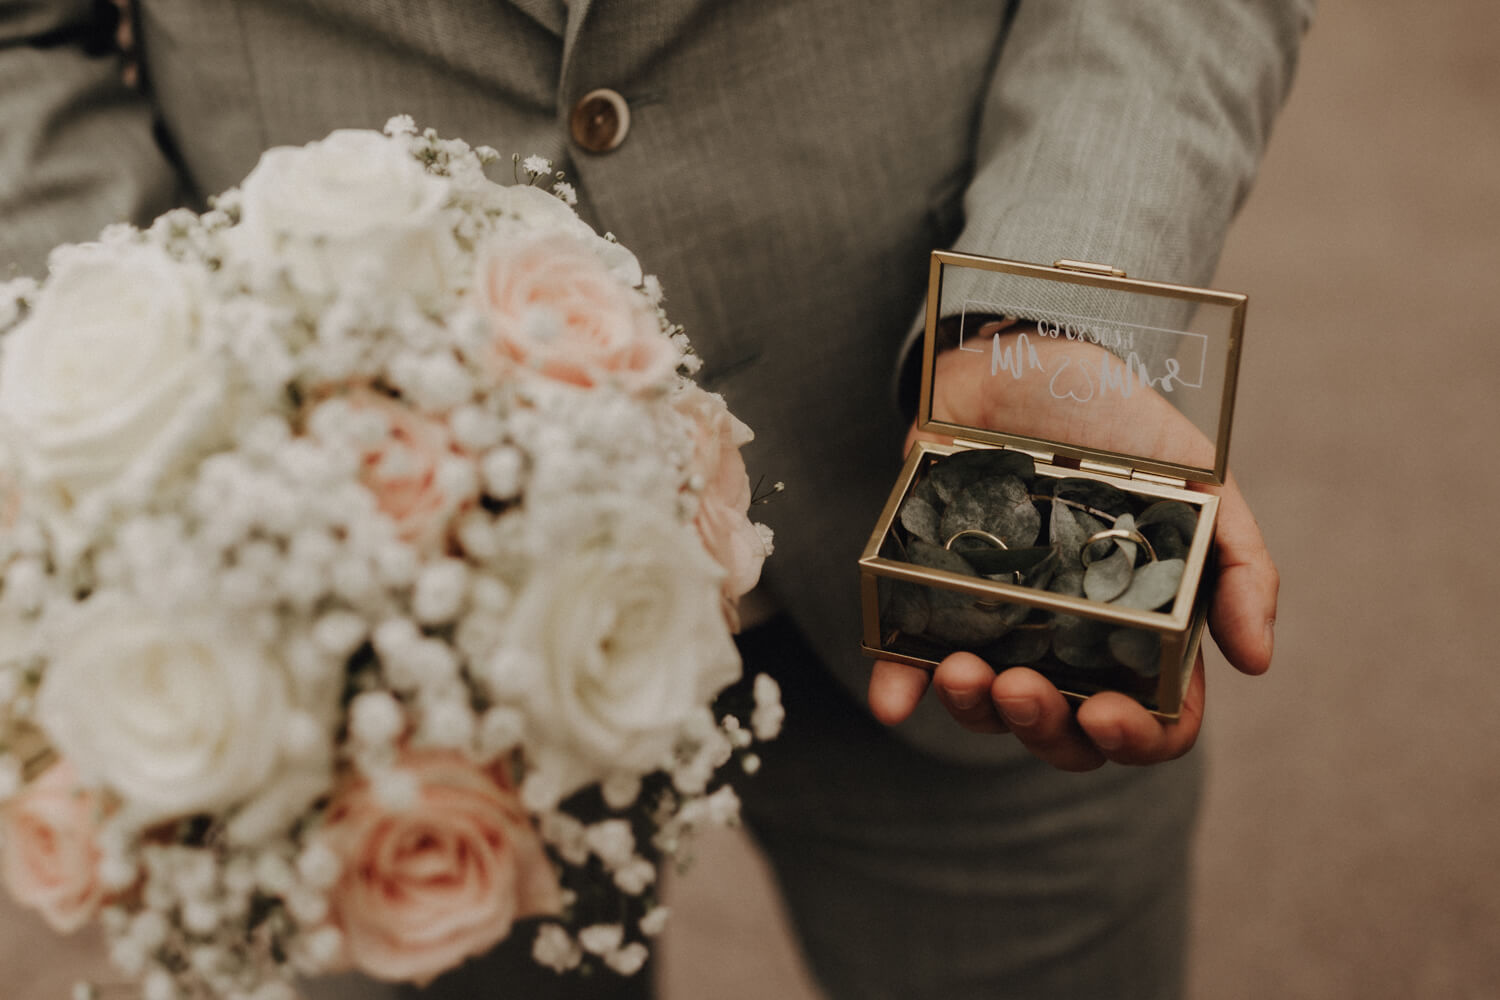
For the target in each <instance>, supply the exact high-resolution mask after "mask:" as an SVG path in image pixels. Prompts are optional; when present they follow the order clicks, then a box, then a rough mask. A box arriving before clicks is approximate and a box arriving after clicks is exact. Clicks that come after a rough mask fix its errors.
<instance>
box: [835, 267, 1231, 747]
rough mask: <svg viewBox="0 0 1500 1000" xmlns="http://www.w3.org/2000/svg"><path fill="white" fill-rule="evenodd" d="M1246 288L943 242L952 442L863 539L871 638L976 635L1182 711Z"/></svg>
mask: <svg viewBox="0 0 1500 1000" xmlns="http://www.w3.org/2000/svg"><path fill="white" fill-rule="evenodd" d="M1245 306H1246V297H1245V296H1244V295H1240V294H1237V293H1232V292H1222V291H1214V290H1210V289H1202V288H1192V287H1188V286H1183V285H1170V284H1164V283H1160V282H1151V281H1141V280H1137V279H1131V278H1128V277H1126V276H1125V274H1124V272H1122V271H1119V270H1116V269H1114V268H1111V267H1108V266H1105V265H1099V264H1090V263H1084V262H1078V261H1057V262H1056V263H1055V264H1053V265H1052V266H1050V267H1048V266H1045V265H1040V264H1026V263H1021V262H1018V261H1009V260H999V259H995V258H988V257H979V256H974V255H971V254H960V253H953V252H948V251H935V252H934V253H933V255H932V262H931V274H930V281H929V288H928V297H927V321H926V336H925V338H924V341H923V355H922V385H921V402H920V408H919V411H918V430H919V431H921V432H924V435H925V436H927V437H937V438H947V439H951V441H952V443H951V444H950V443H939V442H937V441H933V440H919V441H918V442H917V444H916V445H915V447H913V448H912V450H911V452H910V454H909V455H908V456H907V461H906V465H905V467H904V468H903V469H902V472H901V475H900V477H899V478H898V479H897V481H896V484H895V487H894V488H893V490H892V491H891V495H890V499H889V500H888V501H887V503H886V505H885V509H884V511H883V512H882V513H881V516H880V519H879V521H878V522H877V523H876V525H875V529H874V531H873V532H872V533H871V535H870V540H869V543H868V544H867V545H866V547H865V550H864V552H863V554H862V556H861V557H860V560H859V565H860V586H861V599H862V601H863V607H864V636H863V642H862V648H863V650H864V652H865V653H866V654H868V655H870V656H872V657H877V658H880V659H885V660H894V661H897V662H900V663H907V664H912V665H914V666H920V667H925V668H932V667H935V666H936V665H937V664H938V663H939V662H940V661H941V660H942V659H943V657H945V656H946V655H947V654H949V653H951V652H954V651H956V650H960V649H967V650H970V651H972V652H975V653H977V654H979V655H980V656H983V657H984V658H986V659H987V660H989V661H990V662H991V664H992V665H993V666H995V667H996V669H997V670H998V669H1003V668H1005V667H1008V666H1016V665H1026V666H1030V667H1032V668H1033V669H1035V670H1038V671H1039V672H1041V673H1042V674H1044V675H1046V676H1047V677H1048V678H1049V679H1050V680H1052V682H1053V683H1054V684H1056V685H1057V686H1058V688H1059V689H1060V690H1061V691H1062V692H1063V693H1064V694H1066V695H1068V696H1069V697H1072V698H1078V699H1082V698H1086V697H1088V696H1089V695H1091V694H1095V693H1097V692H1099V691H1120V692H1123V693H1125V694H1127V695H1129V696H1131V697H1133V698H1135V699H1136V700H1137V701H1139V702H1140V703H1141V704H1142V705H1144V706H1145V707H1146V708H1148V709H1150V710H1151V711H1152V712H1154V713H1156V714H1157V715H1160V716H1163V717H1167V718H1175V717H1176V716H1177V715H1178V714H1179V713H1180V711H1181V708H1182V700H1183V696H1184V694H1185V692H1186V689H1187V683H1188V679H1189V677H1190V675H1191V672H1192V668H1193V663H1194V661H1195V659H1196V657H1197V654H1198V648H1199V644H1200V642H1201V640H1202V635H1203V626H1204V622H1205V620H1206V617H1207V610H1208V599H1209V591H1210V589H1211V580H1212V576H1213V573H1212V566H1211V563H1212V548H1213V546H1212V543H1213V535H1214V528H1215V525H1216V523H1217V517H1218V504H1219V500H1218V497H1217V496H1216V495H1214V493H1213V492H1211V490H1212V488H1213V487H1214V486H1218V485H1222V484H1223V482H1224V476H1225V472H1226V469H1227V465H1228V452H1229V429H1230V425H1231V423H1232V420H1233V408H1234V391H1235V382H1236V378H1237V374H1238V370H1239V356H1240V347H1241V337H1242V334H1243V330H1244V318H1245ZM939 374H941V375H942V379H941V380H939V379H938V375H939ZM955 386H956V387H958V388H957V389H956V390H955V388H954V387H955ZM976 399H977V400H980V401H982V405H975V403H974V402H973V401H974V400H976ZM1190 484H1191V485H1190ZM1032 511H1034V513H1032Z"/></svg>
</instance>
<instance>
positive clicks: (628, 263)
mask: <svg viewBox="0 0 1500 1000" xmlns="http://www.w3.org/2000/svg"><path fill="white" fill-rule="evenodd" d="M496 202H497V207H498V208H499V210H500V211H501V212H502V213H503V214H504V216H505V217H504V219H503V221H501V222H500V223H499V225H498V226H497V227H496V231H497V233H498V234H499V236H500V238H502V239H505V240H526V239H529V238H532V237H538V236H543V235H548V234H564V235H567V236H571V237H572V238H573V239H575V240H577V241H579V243H581V244H582V245H583V246H584V247H586V248H587V249H588V250H589V252H590V253H592V254H593V255H594V256H595V257H598V258H599V260H600V262H601V263H603V264H604V266H605V267H606V268H608V269H609V272H610V273H611V274H613V275H614V276H615V277H616V278H619V279H620V280H621V281H622V282H624V283H625V284H626V285H629V286H630V287H631V288H635V287H637V286H638V285H640V284H641V282H642V281H644V280H645V273H644V272H643V271H642V270H641V263H640V261H639V260H638V259H637V258H636V256H635V254H633V253H631V252H630V251H629V250H628V249H627V248H626V247H625V246H624V245H623V244H620V243H616V242H613V241H611V240H606V239H602V238H600V236H599V234H598V233H596V232H594V230H593V228H592V227H591V226H590V225H589V224H588V223H587V222H584V221H583V220H582V219H580V218H579V217H578V213H577V212H575V211H573V209H572V208H570V207H569V206H568V204H567V202H565V201H563V200H562V199H561V198H559V197H557V196H556V195H553V194H548V193H547V192H546V191H544V190H542V189H541V188H539V187H533V186H531V185H529V184H512V185H511V186H509V187H504V188H500V189H499V190H498V192H497V196H496Z"/></svg>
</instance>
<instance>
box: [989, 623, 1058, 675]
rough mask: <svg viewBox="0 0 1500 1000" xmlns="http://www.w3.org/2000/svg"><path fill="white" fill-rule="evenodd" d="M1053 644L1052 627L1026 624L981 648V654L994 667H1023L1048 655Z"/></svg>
mask: <svg viewBox="0 0 1500 1000" xmlns="http://www.w3.org/2000/svg"><path fill="white" fill-rule="evenodd" d="M1051 646H1052V630H1051V629H1050V628H1048V627H1047V626H1045V625H1026V626H1021V627H1017V628H1013V629H1011V630H1010V631H1009V632H1007V633H1005V635H1003V636H1001V637H1000V639H999V640H998V641H997V642H994V643H992V644H990V645H989V646H986V647H985V648H984V649H983V650H980V652H979V655H980V657H981V658H982V659H984V661H985V662H986V663H988V664H990V666H992V667H1022V666H1026V665H1028V664H1031V663H1035V662H1036V661H1038V660H1040V659H1041V658H1042V657H1044V656H1046V655H1047V650H1048V649H1049V648H1051Z"/></svg>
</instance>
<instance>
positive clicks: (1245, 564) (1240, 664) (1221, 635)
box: [1208, 476, 1281, 674]
mask: <svg viewBox="0 0 1500 1000" xmlns="http://www.w3.org/2000/svg"><path fill="white" fill-rule="evenodd" d="M1215 545H1216V547H1217V549H1218V558H1219V577H1218V583H1217V586H1216V587H1215V590H1214V597H1213V603H1212V605H1210V607H1209V612H1208V624H1209V628H1210V629H1211V630H1212V632H1213V636H1214V641H1215V642H1216V643H1218V646H1219V649H1220V650H1222V651H1223V653H1224V657H1225V658H1226V659H1227V660H1229V662H1230V663H1232V664H1234V666H1235V668H1236V669H1238V670H1240V671H1242V672H1243V673H1247V674H1263V673H1265V672H1266V671H1267V670H1268V669H1270V666H1271V652H1272V648H1273V646H1274V638H1275V637H1274V629H1275V625H1276V594H1277V591H1278V590H1279V589H1280V585H1281V578H1280V575H1279V574H1278V573H1277V571H1276V565H1275V563H1273V562H1272V561H1271V554H1270V552H1269V551H1268V550H1267V549H1266V542H1265V539H1264V538H1263V537H1262V536H1261V533H1260V526H1259V525H1257V524H1256V523H1255V516H1254V515H1253V514H1251V513H1250V507H1249V505H1248V504H1246V503H1245V497H1244V495H1243V494H1241V493H1240V490H1239V487H1238V486H1237V485H1236V484H1235V482H1234V477H1232V476H1231V477H1230V478H1229V482H1228V483H1227V484H1226V485H1225V488H1224V492H1223V493H1222V495H1221V499H1220V502H1219V526H1218V531H1217V533H1216V535H1215Z"/></svg>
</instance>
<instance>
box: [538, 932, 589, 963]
mask: <svg viewBox="0 0 1500 1000" xmlns="http://www.w3.org/2000/svg"><path fill="white" fill-rule="evenodd" d="M531 957H532V958H534V959H536V961H537V962H538V963H539V964H541V965H545V966H547V967H548V968H549V969H552V970H554V971H556V972H567V971H568V970H569V969H575V968H577V967H578V963H579V962H581V961H582V960H583V949H582V948H580V947H579V946H578V942H577V941H575V940H573V938H572V936H571V935H569V934H568V932H567V931H566V930H564V929H563V928H562V927H561V926H559V925H558V924H551V923H548V924H543V925H542V926H541V928H540V929H538V930H537V934H536V941H535V942H534V943H533V944H532V947H531Z"/></svg>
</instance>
